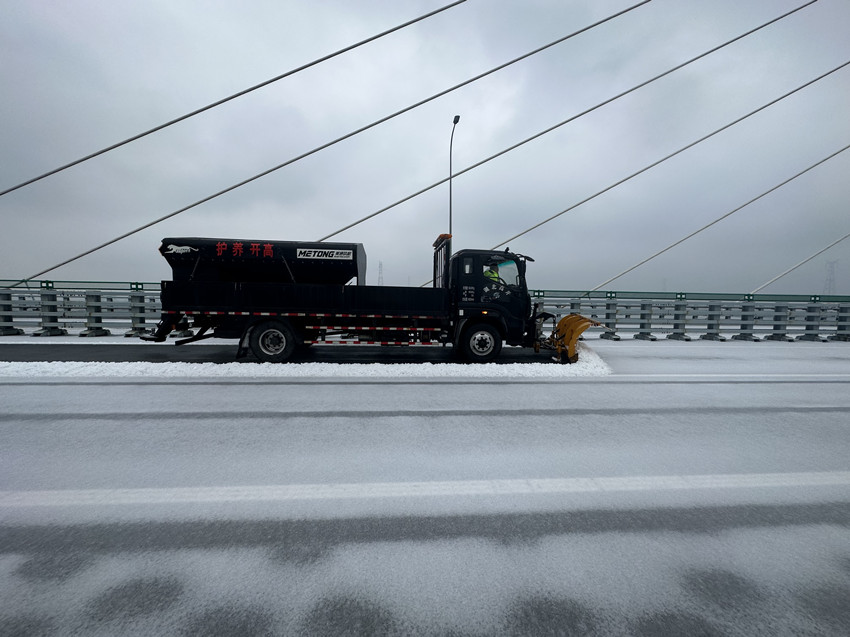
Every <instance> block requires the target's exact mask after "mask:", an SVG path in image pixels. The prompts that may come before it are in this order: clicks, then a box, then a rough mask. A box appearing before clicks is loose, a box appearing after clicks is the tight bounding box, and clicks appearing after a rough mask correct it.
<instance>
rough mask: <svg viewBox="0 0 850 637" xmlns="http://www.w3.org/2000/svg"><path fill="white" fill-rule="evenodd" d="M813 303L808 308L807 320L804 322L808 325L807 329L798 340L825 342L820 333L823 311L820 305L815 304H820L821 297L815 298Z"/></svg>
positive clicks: (812, 299)
mask: <svg viewBox="0 0 850 637" xmlns="http://www.w3.org/2000/svg"><path fill="white" fill-rule="evenodd" d="M811 301H812V305H809V306H808V307H806V318H805V319H804V321H803V322H804V323H805V324H806V327H805V329H804V331H803V333H802V334H800V335H799V336H798V337H797V340H798V341H823V342H825V341H826V339H825V338H824V337H823V336H821V335H820V334H819V333H818V332H819V329H820V315H821V311H822V310H821V306H820V305H815V304H816V303H819V302H820V297H819V296H813V297H812V298H811Z"/></svg>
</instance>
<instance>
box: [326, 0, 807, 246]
mask: <svg viewBox="0 0 850 637" xmlns="http://www.w3.org/2000/svg"><path fill="white" fill-rule="evenodd" d="M815 2H817V0H810V1H809V2H807V3H806V4H803V5H800V6H799V7H797V8H796V9H792V10H791V11H789V12H788V13H784V14H782V15H781V16H779V17H777V18H774V19H773V20H770V21H768V22H765V23H764V24H762V25H761V26H758V27H756V28H754V29H750V30H749V31H747V32H746V33H742V34H741V35H739V36H737V37H735V38H733V39H731V40H728V41H727V42H724V43H723V44H721V45H719V46H716V47H714V48H713V49H709V50H708V51H706V52H704V53H701V54H700V55H697V56H696V57H693V58H691V59H690V60H687V61H685V62H682V63H681V64H678V65H676V66H674V67H673V68H671V69H669V70H668V71H665V72H663V73H661V74H659V75H656V76H655V77H653V78H650V79H648V80H646V81H644V82H641V83H640V84H637V85H635V86H633V87H632V88H630V89H628V90H626V91H623V92H622V93H618V94H617V95H615V96H614V97H611V98H609V99H607V100H605V101H604V102H600V103H599V104H597V105H596V106H592V107H590V108H589V109H587V110H585V111H582V112H581V113H578V114H577V115H573V116H572V117H570V118H569V119H565V120H564V121H562V122H559V123H557V124H555V125H554V126H550V127H549V128H547V129H546V130H543V131H540V132H539V133H537V134H536V135H532V136H531V137H528V138H527V139H524V140H522V141H520V142H517V143H516V144H514V145H513V146H509V147H508V148H505V149H504V150H501V151H499V152H498V153H496V154H495V155H490V156H489V157H487V158H485V159H482V160H481V161H479V162H477V163H475V164H472V165H471V166H467V167H466V168H464V169H463V170H459V171H458V172H456V173H453V174H452V175H451V176H449V177H444V178H443V179H441V180H439V181H436V182H434V183H433V184H431V185H430V186H426V187H425V188H423V189H422V190H418V191H416V192H414V193H413V194H411V195H408V196H407V197H404V198H403V199H399V200H398V201H396V202H394V203H391V204H390V205H388V206H385V207H384V208H381V209H380V210H376V211H375V212H373V213H371V214H369V215H366V216H365V217H362V218H361V219H358V220H357V221H355V222H353V223H350V224H348V225H347V226H344V227H342V228H340V229H339V230H335V231H334V232H332V233H331V234H328V235H325V236H324V237H322V238H321V239H318V241H325V240H327V239H330V238H331V237H335V236H336V235H338V234H340V233H342V232H345V231H346V230H349V229H351V228H353V227H355V226H357V225H360V224H361V223H363V222H364V221H368V220H369V219H372V218H374V217H377V216H378V215H380V214H382V213H384V212H386V211H387V210H391V209H393V208H395V207H396V206H399V205H401V204H403V203H405V202H407V201H410V200H411V199H414V198H415V197H418V196H419V195H421V194H424V193H426V192H428V191H429V190H433V189H434V188H436V187H437V186H440V185H442V184H444V183H446V182H447V181H449V180H450V179H452V178H453V177H457V176H459V175H462V174H464V173H467V172H469V171H471V170H474V169H475V168H478V167H480V166H482V165H484V164H486V163H487V162H489V161H492V160H494V159H496V158H498V157H501V156H502V155H505V154H507V153H509V152H511V151H513V150H516V149H517V148H519V147H520V146H523V145H524V144H527V143H529V142H531V141H534V140H535V139H537V138H538V137H542V136H543V135H546V134H548V133H551V132H552V131H554V130H556V129H558V128H560V127H561V126H564V125H566V124H569V123H570V122H572V121H575V120H577V119H578V118H580V117H583V116H585V115H587V114H588V113H592V112H593V111H595V110H597V109H599V108H602V107H603V106H606V105H608V104H610V103H611V102H613V101H615V100H618V99H620V98H621V97H625V96H626V95H628V94H629V93H633V92H634V91H637V90H638V89H640V88H643V87H644V86H646V85H648V84H651V83H652V82H655V81H656V80H660V79H661V78H662V77H665V76H667V75H670V74H671V73H673V72H675V71H678V70H679V69H681V68H683V67H685V66H687V65H689V64H692V63H693V62H696V61H697V60H699V59H701V58H704V57H706V56H707V55H710V54H712V53H714V52H716V51H719V50H720V49H722V48H724V47H726V46H729V45H730V44H733V43H734V42H737V41H738V40H740V39H742V38H745V37H747V36H749V35H752V34H753V33H755V32H756V31H759V30H760V29H764V28H765V27H767V26H770V25H771V24H774V23H775V22H778V21H779V20H782V19H783V18H787V17H788V16H790V15H791V14H793V13H796V12H797V11H800V10H801V9H804V8H806V7H808V6H809V5H812V4H814V3H815ZM518 236H520V235H518ZM508 241H510V239H508ZM505 243H507V242H505ZM499 245H503V244H499ZM497 247H498V246H497Z"/></svg>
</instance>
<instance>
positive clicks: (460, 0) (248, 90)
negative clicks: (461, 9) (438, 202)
mask: <svg viewBox="0 0 850 637" xmlns="http://www.w3.org/2000/svg"><path fill="white" fill-rule="evenodd" d="M466 1H467V0H457V2H453V3H451V4H447V5H446V6H444V7H441V8H439V9H437V10H435V11H431V12H430V13H426V14H425V15H422V16H419V17H418V18H414V19H413V20H409V21H407V22H405V23H404V24H399V25H398V26H395V27H393V28H391V29H387V30H386V31H382V32H381V33H378V34H377V35H373V36H372V37H369V38H366V39H365V40H361V41H360V42H357V43H355V44H351V45H349V46H347V47H345V48H342V49H340V50H339V51H335V52H334V53H330V54H328V55H325V56H323V57H320V58H318V59H316V60H313V61H312V62H308V63H307V64H304V65H302V66H299V67H298V68H295V69H292V70H291V71H287V72H286V73H283V74H282V75H278V76H277V77H273V78H271V79H270V80H266V81H265V82H261V83H260V84H257V85H256V86H252V87H250V88H246V89H244V90H242V91H239V92H238V93H234V94H233V95H230V96H229V97H225V98H223V99H220V100H218V101H217V102H213V103H212V104H208V105H207V106H204V107H202V108H199V109H197V110H194V111H192V112H191V113H186V114H185V115H182V116H180V117H178V118H176V119H172V120H171V121H168V122H166V123H164V124H160V125H159V126H156V127H154V128H151V129H150V130H147V131H144V132H143V133H139V134H138V135H133V136H132V137H128V138H127V139H125V140H124V141H121V142H118V143H116V144H112V145H111V146H107V147H106V148H102V149H101V150H98V151H96V152H94V153H91V154H90V155H86V156H85V157H81V158H80V159H76V160H74V161H72V162H70V163H68V164H65V165H64V166H60V167H59V168H54V169H53V170H50V171H48V172H46V173H44V174H43V175H39V176H38V177H33V178H32V179H28V180H27V181H24V182H21V183H19V184H18V185H17V186H12V187H11V188H7V189H6V190H4V191H2V192H0V197H2V196H3V195H5V194H8V193H10V192H13V191H15V190H18V189H19V188H23V187H24V186H28V185H30V184H32V183H35V182H37V181H40V180H42V179H44V178H45V177H50V176H51V175H55V174H56V173H59V172H62V171H63V170H66V169H68V168H71V167H73V166H77V165H78V164H82V163H83V162H85V161H88V160H89V159H94V158H95V157H98V156H100V155H103V154H104V153H108V152H109V151H111V150H115V149H116V148H120V147H121V146H124V145H126V144H129V143H130V142H134V141H136V140H138V139H141V138H142V137H146V136H148V135H150V134H152V133H156V132H158V131H161V130H162V129H164V128H168V127H169V126H173V125H174V124H177V123H179V122H182V121H184V120H187V119H189V118H190V117H194V116H195V115H199V114H201V113H203V112H205V111H208V110H210V109H212V108H215V107H216V106H221V105H222V104H224V103H226V102H229V101H231V100H234V99H236V98H237V97H242V96H243V95H247V94H248V93H251V92H253V91H256V90H257V89H260V88H263V87H264V86H268V85H269V84H273V83H274V82H277V81H279V80H282V79H284V78H287V77H290V76H292V75H295V74H296V73H300V72H301V71H304V70H306V69H309V68H311V67H313V66H316V65H317V64H321V63H322V62H327V61H328V60H330V59H331V58H335V57H337V56H340V55H342V54H343V53H348V52H350V51H353V50H354V49H356V48H358V47H361V46H363V45H364V44H369V43H370V42H374V41H375V40H378V39H380V38H382V37H384V36H386V35H389V34H391V33H395V32H396V31H399V30H401V29H404V28H406V27H409V26H411V25H413V24H416V23H417V22H421V21H422V20H425V19H426V18H430V17H432V16H434V15H436V14H438V13H441V12H443V11H446V10H447V9H451V8H453V7H455V6H457V5H459V4H461V3H463V2H466Z"/></svg>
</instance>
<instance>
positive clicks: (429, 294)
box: [162, 281, 450, 317]
mask: <svg viewBox="0 0 850 637" xmlns="http://www.w3.org/2000/svg"><path fill="white" fill-rule="evenodd" d="M162 309H163V311H164V312H181V313H185V312H192V313H195V312H216V313H245V312H250V313H255V312H270V313H277V314H284V313H306V314H375V315H400V316H434V317H444V316H448V314H449V311H450V308H449V293H448V290H446V289H444V288H412V287H389V286H369V285H350V286H343V285H293V284H288V283H253V282H252V283H246V282H236V283H228V282H188V281H185V282H184V281H163V282H162Z"/></svg>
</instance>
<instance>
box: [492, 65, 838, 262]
mask: <svg viewBox="0 0 850 637" xmlns="http://www.w3.org/2000/svg"><path fill="white" fill-rule="evenodd" d="M848 64H850V60H848V61H847V62H845V63H844V64H840V65H839V66H836V67H835V68H834V69H832V70H831V71H827V72H826V73H824V74H823V75H819V76H818V77H816V78H815V79H813V80H809V81H808V82H806V83H805V84H801V85H800V86H798V87H797V88H795V89H793V90H791V91H788V92H787V93H785V94H784V95H781V96H780V97H777V98H776V99H774V100H771V101H770V102H768V103H767V104H763V105H762V106H759V107H758V108H757V109H755V110H754V111H750V112H749V113H747V114H746V115H744V116H742V117H739V118H738V119H736V120H734V121H731V122H729V123H728V124H726V125H725V126H721V127H720V128H718V129H717V130H715V131H713V132H711V133H709V134H708V135H705V136H703V137H700V138H699V139H698V140H696V141H694V142H691V143H690V144H687V145H686V146H682V148H680V149H679V150H677V151H674V152H672V153H670V154H669V155H667V156H665V157H662V158H661V159H659V160H657V161H654V162H652V163H651V164H649V165H648V166H645V167H643V168H641V169H640V170H638V171H637V172H634V173H632V174H631V175H629V176H628V177H624V178H623V179H621V180H619V181H617V182H615V183H613V184H611V185H610V186H608V187H607V188H603V189H602V190H600V191H598V192H596V193H595V194H592V195H590V196H589V197H587V198H585V199H582V200H581V201H579V202H578V203H576V204H573V205H572V206H570V207H569V208H566V209H564V210H562V211H561V212H559V213H557V214H554V215H552V216H551V217H549V218H548V219H544V220H543V221H541V222H540V223H536V224H534V225H533V226H531V227H530V228H527V229H526V230H523V231H522V232H520V233H519V234H515V235H514V236H512V237H511V238H509V239H506V240H504V241H502V242H501V243H497V244H496V245H495V246H493V247H492V248H491V250H495V249H496V248H499V247H501V246H503V245H505V244H506V243H510V242H511V241H513V240H514V239H517V238H518V237H521V236H523V235H525V234H528V233H529V232H531V231H532V230H536V229H537V228H539V227H540V226H542V225H545V224H547V223H549V222H550V221H553V220H554V219H557V218H558V217H560V216H561V215H564V214H566V213H568V212H570V211H571V210H575V209H576V208H578V207H579V206H581V205H584V204H586V203H587V202H588V201H591V200H592V199H596V197H598V196H600V195H603V194H605V193H606V192H608V191H609V190H612V189H614V188H616V187H617V186H620V185H622V184H624V183H626V182H627V181H629V180H630V179H634V178H635V177H637V176H638V175H641V174H643V173H645V172H646V171H647V170H650V169H651V168H655V167H656V166H658V165H659V164H662V163H664V162H665V161H667V160H668V159H672V158H673V157H675V156H676V155H679V154H680V153H683V152H685V151H686V150H688V149H689V148H693V147H694V146H696V145H697V144H700V143H702V142H704V141H705V140H707V139H709V138H711V137H714V136H715V135H717V134H718V133H721V132H723V131H725V130H726V129H727V128H731V127H732V126H734V125H735V124H738V123H740V122H742V121H744V120H745V119H747V118H748V117H752V116H753V115H755V114H756V113H759V112H760V111H763V110H764V109H766V108H768V107H770V106H773V105H774V104H776V103H777V102H780V101H782V100H784V99H785V98H786V97H789V96H791V95H793V94H794V93H797V92H798V91H801V90H803V89H804V88H806V87H808V86H811V85H812V84H814V83H815V82H818V81H819V80H822V79H823V78H825V77H827V76H828V75H831V74H833V73H835V72H836V71H838V70H840V69H843V68H844V67H845V66H847V65H848Z"/></svg>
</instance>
